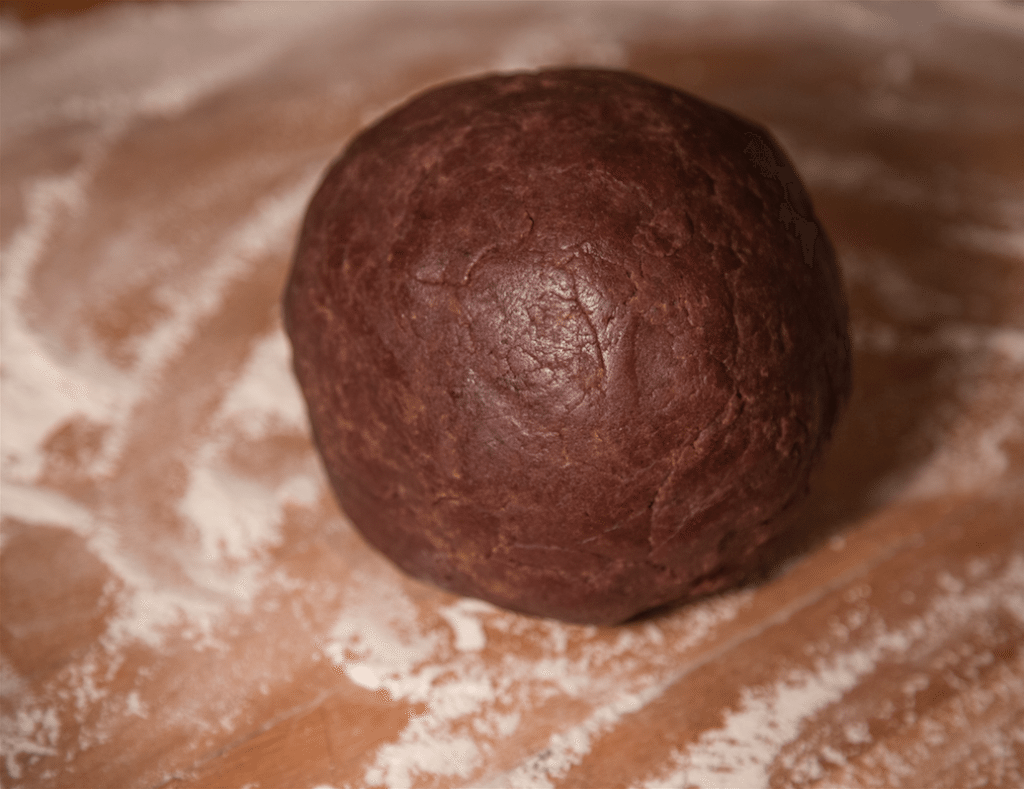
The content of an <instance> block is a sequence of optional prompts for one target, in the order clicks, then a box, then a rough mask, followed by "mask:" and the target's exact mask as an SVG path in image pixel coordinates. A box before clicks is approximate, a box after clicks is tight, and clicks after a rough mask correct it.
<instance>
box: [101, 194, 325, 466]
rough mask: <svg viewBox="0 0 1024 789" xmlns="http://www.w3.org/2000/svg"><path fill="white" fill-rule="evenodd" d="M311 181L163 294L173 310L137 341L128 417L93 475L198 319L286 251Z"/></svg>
mask: <svg viewBox="0 0 1024 789" xmlns="http://www.w3.org/2000/svg"><path fill="white" fill-rule="evenodd" d="M313 183H314V178H313V175H312V174H306V175H304V176H303V177H302V178H301V179H300V180H299V181H298V182H297V183H295V184H294V185H293V186H292V187H291V188H289V189H286V190H284V191H283V192H280V193H279V194H276V195H271V196H270V197H267V198H265V199H263V200H262V201H260V202H259V203H258V204H257V205H256V207H255V208H254V209H253V211H252V213H251V214H250V215H249V217H248V218H246V220H245V221H244V222H242V223H241V224H240V225H239V226H238V227H237V228H235V229H234V231H233V232H231V233H229V234H227V235H226V237H225V239H224V241H223V242H222V243H221V244H220V245H219V248H218V249H216V250H215V251H214V259H213V260H212V261H211V262H210V264H209V265H208V266H207V267H206V268H205V269H204V270H203V272H202V274H201V275H200V276H199V279H198V281H196V282H188V283H182V285H181V286H179V287H177V288H174V289H173V291H169V292H166V293H163V294H160V295H161V296H162V297H163V298H162V300H163V301H164V303H165V304H167V305H168V307H169V308H170V310H171V313H170V315H168V316H167V318H166V319H164V320H162V321H161V322H160V324H159V326H158V327H157V328H156V329H155V330H154V331H152V332H151V333H150V334H149V335H147V336H146V337H145V338H143V339H141V340H140V342H139V345H138V357H139V361H138V363H137V365H136V367H135V370H134V371H133V373H132V377H131V379H130V381H127V382H125V385H123V386H122V387H121V391H120V393H119V394H120V399H121V402H120V403H119V404H118V406H119V407H118V412H119V413H121V414H124V415H125V416H123V417H122V418H121V419H120V420H118V421H117V422H115V423H114V425H113V429H112V430H111V435H110V437H109V438H108V440H107V441H106V443H105V445H104V449H103V453H102V455H101V457H100V458H99V459H98V461H97V463H96V467H95V469H94V473H96V474H97V475H103V474H104V473H107V472H108V471H109V470H110V469H111V468H112V467H113V464H114V463H115V462H116V460H117V458H118V457H119V455H120V452H121V450H122V448H123V444H124V441H125V440H126V438H127V433H128V429H129V426H130V424H131V420H130V415H131V412H132V411H133V409H134V408H135V406H136V405H138V404H139V403H140V402H141V401H142V399H143V398H144V397H145V394H146V390H147V388H148V387H149V386H150V385H151V384H152V382H153V381H154V380H155V379H156V378H157V377H158V375H159V373H160V372H161V371H162V370H163V368H164V367H165V365H166V364H167V363H168V362H169V361H170V360H171V359H172V358H173V357H174V356H175V355H176V354H177V353H179V352H180V351H181V349H182V348H183V347H184V345H185V343H187V342H188V341H189V340H190V339H192V338H193V337H194V335H195V332H196V330H197V328H198V325H199V323H200V322H201V321H202V320H203V319H204V318H206V317H208V316H210V315H212V314H213V313H214V312H216V310H217V309H218V308H219V307H220V305H221V303H222V302H223V299H224V297H225V295H226V293H227V291H228V289H229V287H230V286H231V284H232V283H233V282H235V281H237V280H238V279H239V278H241V277H243V276H244V275H245V274H246V273H248V272H249V271H250V270H251V269H252V267H253V266H254V265H255V264H256V262H257V260H258V258H259V257H260V256H261V255H266V254H267V253H269V252H272V251H275V250H280V251H281V253H282V254H286V252H287V249H288V248H289V247H290V245H291V243H292V240H293V234H294V230H295V227H296V226H297V224H298V222H299V218H300V217H301V215H302V211H303V209H304V208H305V205H306V202H307V200H308V199H309V194H310V191H311V189H312V187H313ZM289 375H290V373H289Z"/></svg>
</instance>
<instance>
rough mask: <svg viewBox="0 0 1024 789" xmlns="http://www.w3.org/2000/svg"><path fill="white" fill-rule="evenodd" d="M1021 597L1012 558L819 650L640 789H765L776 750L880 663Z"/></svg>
mask: <svg viewBox="0 0 1024 789" xmlns="http://www.w3.org/2000/svg"><path fill="white" fill-rule="evenodd" d="M947 586H948V584H947ZM940 587H941V583H940ZM1022 591H1024V558H1021V557H1019V556H1018V557H1014V558H1013V560H1012V561H1011V562H1010V563H1009V565H1008V566H1007V568H1006V570H1005V571H1004V572H1003V573H1002V574H1001V575H1000V576H999V577H996V578H993V579H991V580H989V581H987V582H985V583H982V584H979V585H978V586H976V587H974V588H973V589H972V590H970V591H968V592H967V593H966V594H964V593H963V592H964V589H963V585H962V584H960V586H959V588H958V589H953V590H947V591H946V594H943V595H938V596H936V597H935V598H934V600H933V602H932V603H931V604H930V605H929V607H928V609H927V610H926V611H925V612H924V613H923V614H922V615H921V616H919V617H915V618H913V619H911V620H910V621H908V622H907V623H905V624H904V625H903V626H902V627H900V628H899V629H898V630H895V631H889V630H885V629H881V630H879V631H878V632H876V633H873V634H872V635H871V637H870V638H869V639H868V640H867V643H866V644H864V645H863V646H861V647H858V648H856V649H852V650H849V651H842V650H834V649H824V650H822V651H824V652H826V653H827V654H828V656H827V657H824V658H821V659H820V660H819V661H818V663H817V665H816V666H815V667H814V669H813V670H810V671H808V670H803V669H801V670H795V671H791V672H789V673H788V674H787V675H786V676H783V677H782V678H780V679H779V680H778V681H777V682H775V683H774V684H773V685H770V686H767V687H760V688H747V689H745V690H744V691H743V694H742V696H741V699H740V703H739V705H738V707H737V708H735V709H733V710H731V711H729V712H728V713H727V714H726V716H725V722H724V724H723V725H722V727H721V728H718V729H713V730H710V731H706V732H704V733H703V734H702V735H701V736H700V738H699V739H698V740H697V742H696V743H694V744H693V745H692V746H690V747H689V748H687V749H685V750H681V751H677V752H676V753H675V754H674V755H673V757H672V760H671V764H670V765H669V766H667V767H666V768H663V769H662V770H660V771H659V772H658V773H657V776H656V777H652V778H649V779H647V780H645V781H644V782H643V783H641V784H639V786H642V787H643V789H680V788H681V787H687V788H689V787H700V789H729V788H731V787H744V789H762V787H763V788H764V789H767V787H768V786H769V777H770V770H771V768H772V767H773V765H774V764H775V763H776V760H777V759H778V757H779V755H780V752H781V750H782V747H783V746H784V745H786V744H787V743H789V742H791V741H793V740H794V739H796V737H797V735H798V734H800V732H801V731H802V729H803V728H804V726H806V724H807V721H808V720H809V719H810V718H811V717H812V716H813V715H814V714H815V713H816V712H818V711H819V710H822V709H824V708H825V707H827V706H828V705H830V704H834V703H836V702H838V701H839V700H840V699H842V698H843V696H844V695H845V694H846V693H847V692H848V691H849V690H851V689H852V688H853V687H854V686H855V685H856V684H857V682H858V681H860V680H861V679H862V678H863V677H865V676H866V675H868V674H870V673H871V672H873V671H874V670H875V669H876V668H877V667H878V665H879V663H880V662H881V661H883V660H886V659H897V660H906V659H907V658H908V656H910V655H912V654H913V653H915V652H922V651H926V650H929V649H933V648H935V647H936V646H937V645H939V644H942V643H944V639H945V637H946V634H948V633H950V632H959V631H961V630H962V629H963V628H964V627H965V625H967V624H969V623H970V622H971V621H972V619H974V618H975V617H978V616H980V615H983V614H984V613H986V612H989V611H991V610H992V608H993V601H999V600H1002V599H1004V598H1005V597H1007V596H1009V597H1018V596H1019V595H1020V594H1021V592H1022ZM846 738H847V740H848V741H849V742H851V743H860V742H865V741H867V740H868V739H870V735H869V733H868V731H867V728H866V726H864V725H863V724H857V723H854V724H849V725H848V726H847V728H846ZM817 757H820V758H822V759H824V760H825V761H831V762H833V763H836V762H839V761H840V760H841V758H842V757H841V756H840V757H838V758H836V757H835V756H833V757H832V758H831V759H830V757H829V754H828V753H825V752H822V753H820V754H818V755H817V756H816V757H813V758H817ZM802 767H803V772H804V774H805V777H810V778H814V777H816V773H817V771H818V765H817V763H814V764H804V765H802ZM791 769H792V768H791ZM791 774H792V773H791Z"/></svg>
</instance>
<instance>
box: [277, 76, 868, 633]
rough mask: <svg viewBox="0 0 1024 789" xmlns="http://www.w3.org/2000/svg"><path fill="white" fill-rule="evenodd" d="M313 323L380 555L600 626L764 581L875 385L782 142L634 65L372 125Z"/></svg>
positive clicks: (308, 315) (308, 225) (337, 177)
mask: <svg viewBox="0 0 1024 789" xmlns="http://www.w3.org/2000/svg"><path fill="white" fill-rule="evenodd" d="M285 314H286V322H287V326H288V331H289V334H290V336H291V339H292V342H293V346H294V351H295V368H296V372H297V375H298V378H299V381H300V383H301V385H302V388H303V391H304V393H305V395H306V398H307V402H308V405H309V409H310V417H311V421H312V424H313V427H314V432H315V435H316V438H317V443H318V446H319V448H320V451H321V454H322V455H323V458H324V462H325V466H326V468H327V471H328V473H329V474H330V476H331V480H332V483H333V485H334V488H335V491H336V492H337V495H338V498H339V501H340V502H341V505H342V507H343V509H344V510H345V511H346V513H347V514H348V515H349V516H350V518H351V519H352V521H353V522H354V523H355V525H356V526H357V527H358V528H359V529H360V531H362V532H363V534H364V535H365V536H366V537H367V539H369V540H370V542H372V543H373V544H375V545H377V546H378V547H379V548H380V549H381V550H382V551H384V552H385V553H386V554H387V555H389V556H390V557H391V558H392V559H393V560H394V561H396V562H397V563H398V564H399V565H400V566H402V567H403V568H405V569H406V570H407V571H409V572H411V573H413V574H414V575H417V576H419V577H424V578H427V579H429V580H431V581H433V582H435V583H437V584H440V585H442V586H444V587H446V588H449V589H453V590H455V591H458V592H462V593H466V594H471V595H475V596H479V597H483V598H485V599H488V600H491V601H493V602H496V603H499V604H501V605H506V606H509V607H511V608H515V609H517V610H521V611H526V612H529V613H535V614H542V615H551V616H556V617H559V618H563V619H568V620H572V621H586V622H616V621H621V620H623V619H625V618H627V617H629V616H632V615H634V614H636V613H638V612H640V611H643V610H646V609H647V608H650V607H652V606H655V605H659V604H661V603H665V602H669V601H672V600H676V599H680V598H685V597H688V596H695V595H700V594H705V593H707V592H709V591H713V590H715V589H719V588H723V587H725V586H728V585H731V584H735V583H737V582H739V581H741V580H743V579H744V578H746V577H749V576H750V574H751V573H752V572H755V571H756V569H757V567H758V552H757V548H758V546H759V545H761V544H762V543H763V542H764V541H765V540H767V539H768V538H769V537H771V536H772V534H773V533H775V530H776V529H777V526H776V524H777V522H778V521H777V516H778V514H779V513H780V512H781V511H782V510H783V509H785V508H786V507H787V506H788V505H789V504H791V503H792V502H793V501H794V500H795V499H796V498H797V497H799V495H801V494H802V493H803V491H804V489H805V488H806V484H807V477H808V474H809V472H810V469H811V467H812V465H813V462H814V461H815V459H816V458H817V456H818V454H819V452H820V449H821V447H822V445H823V443H824V442H825V441H826V440H827V438H828V436H829V434H830V432H831V429H832V426H833V424H834V422H835V419H836V417H837V414H838V411H839V410H840V408H841V406H842V404H843V402H844V401H845V399H846V397H847V396H848V392H849V387H850V372H849V348H848V340H847V335H846V320H847V319H846V306H845V300H844V297H843V292H842V286H841V282H840V279H839V275H838V272H837V269H836V266H835V261H834V256H833V251H832V248H831V245H830V244H829V241H828V239H827V237H826V235H825V233H824V231H823V230H822V229H821V227H820V225H819V223H818V221H817V219H816V218H815V216H814V213H813V209H812V207H811V203H810V200H809V199H808V197H807V195H806V193H805V191H804V190H803V187H802V186H801V184H800V182H799V179H798V177H797V175H796V173H795V172H794V170H793V168H792V166H791V165H790V164H789V162H788V160H787V159H786V157H785V155H784V154H783V152H782V151H781V149H780V148H779V147H778V146H777V144H776V143H775V142H774V141H773V140H772V138H771V136H770V135H769V134H768V133H767V132H766V131H765V130H764V129H762V128H760V127H758V126H756V125H754V124H751V123H749V122H747V121H745V120H742V119H740V118H737V117H736V116H734V115H732V114H730V113H728V112H726V111H724V110H721V109H718V108H716V107H713V106H711V105H709V104H707V103H705V102H703V101H700V100H699V99H696V98H694V97H692V96H689V95H687V94H684V93H682V92H680V91H677V90H674V89H672V88H670V87H667V86H664V85H660V84H656V83H653V82H651V81H649V80H646V79H643V78H641V77H638V76H635V75H631V74H627V73H624V72H617V71H603V70H586V69H569V70H555V71H542V72H537V73H524V74H513V75H503V76H502V75H499V76H489V77H484V78H481V79H476V80H470V81H466V82H460V83H454V84H449V85H445V86H442V87H440V88H436V89H434V90H432V91H429V92H427V93H425V94H422V95H420V96H418V97H416V98H414V99H412V100H411V101H410V102H408V103H407V104H405V105H404V106H402V107H400V108H399V109H397V110H395V111H394V112H392V113H390V114H389V115H387V116H386V117H385V118H383V119H382V120H381V121H379V122H378V123H377V124H375V125H374V126H372V127H370V128H369V129H367V130H366V131H364V132H363V133H362V134H360V135H359V136H358V137H356V138H355V139H354V140H353V141H352V142H351V144H350V145H349V146H348V148H347V149H346V150H345V152H344V153H343V154H342V156H341V157H340V158H339V159H338V160H337V161H336V162H335V163H334V164H333V165H332V167H331V168H330V170H329V171H328V173H327V175H326V176H325V178H324V180H323V182H322V184H321V186H320V188H319V190H318V192H317V194H316V195H315V197H314V199H313V201H312V203H311V205H310V207H309V211H308V213H307V217H306V221H305V224H304V227H303V231H302V236H301V239H300V243H299V248H298V252H297V255H296V260H295V266H294V269H293V272H292V276H291V279H290V281H289V284H288V290H287V293H286V298H285Z"/></svg>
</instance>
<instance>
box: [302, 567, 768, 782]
mask: <svg viewBox="0 0 1024 789" xmlns="http://www.w3.org/2000/svg"><path fill="white" fill-rule="evenodd" d="M749 599H750V593H749V592H744V593H740V594H735V595H731V596H726V597H722V598H718V599H715V600H709V601H706V602H705V603H702V604H699V605H697V606H693V607H692V608H691V609H689V610H688V611H687V612H686V613H685V614H683V615H681V616H679V617H678V618H677V619H676V620H675V621H673V622H672V623H671V624H670V625H667V626H666V627H659V626H658V625H656V624H655V623H648V624H647V625H645V626H643V627H637V628H631V629H627V630H623V631H621V632H620V633H618V637H617V638H615V640H614V641H612V642H605V641H602V640H597V641H589V640H587V639H586V638H585V639H584V641H583V644H582V646H581V647H580V648H576V649H574V648H571V647H570V646H569V641H570V637H572V638H578V637H579V636H580V635H581V633H587V634H590V635H594V633H595V631H594V629H593V628H579V627H574V626H571V625H564V624H561V623H559V622H553V621H535V620H526V619H523V618H521V617H518V616H516V615H514V614H510V613H508V612H506V611H502V610H500V609H497V608H495V607H493V606H491V605H488V604H486V603H482V602H479V601H475V600H461V601H458V602H457V603H454V604H452V605H450V606H446V607H444V608H441V609H440V610H439V611H438V612H437V613H438V614H439V616H438V617H437V620H435V622H434V624H433V625H429V624H425V623H424V622H423V619H422V612H418V611H417V609H416V607H415V606H414V605H413V604H412V603H411V602H410V601H409V600H408V599H407V598H406V597H405V596H404V595H403V594H401V592H400V590H399V587H398V586H397V585H392V584H390V583H389V582H388V581H387V580H386V579H380V578H376V577H371V576H370V575H368V574H363V575H360V576H358V577H357V578H356V579H355V580H354V582H353V583H352V584H350V586H349V587H348V588H347V589H346V598H345V605H344V608H343V610H342V612H341V615H340V616H339V619H338V622H337V625H336V626H335V628H334V630H333V631H332V633H331V638H330V639H329V640H328V641H327V642H326V643H324V642H317V646H318V648H320V649H322V650H323V652H324V653H325V654H326V655H327V656H328V657H330V659H331V660H332V661H333V662H334V663H335V664H336V665H338V666H340V667H341V669H342V670H343V671H344V672H345V674H346V676H348V678H349V679H350V680H351V681H352V682H353V683H355V684H357V685H360V686H361V687H364V688H367V689H368V690H386V691H387V692H388V693H389V694H390V695H391V697H392V698H393V699H395V700H396V701H405V702H408V703H410V704H415V703H420V704H425V705H426V710H425V711H424V712H423V713H422V714H419V715H413V716H412V717H411V718H410V720H409V723H408V724H407V725H406V726H405V727H404V728H403V730H402V731H401V733H400V735H399V736H398V739H397V741H395V742H392V743H388V744H387V745H384V746H381V747H380V748H378V750H377V752H376V753H375V755H374V762H373V765H372V766H371V767H370V769H369V770H368V771H367V773H366V775H365V776H364V779H365V780H364V784H366V785H378V784H384V785H386V786H389V787H404V786H410V785H414V784H416V783H417V781H418V780H420V779H421V778H425V777H426V776H434V777H444V778H447V779H453V778H457V777H461V778H466V777H469V776H470V775H472V774H473V773H474V772H475V771H479V769H480V768H481V767H483V766H485V765H486V764H487V762H488V758H489V756H490V755H491V754H492V753H493V752H494V750H495V748H496V747H497V745H500V743H501V742H502V741H504V740H505V739H507V738H508V737H510V736H512V735H514V734H515V732H516V731H518V729H519V726H520V723H521V721H522V715H523V713H522V711H523V710H529V709H530V708H532V707H534V706H536V705H538V704H543V703H545V702H547V701H549V700H554V699H563V700H564V699H574V700H577V701H582V702H584V703H586V704H587V705H591V706H592V708H591V711H590V712H589V713H586V714H583V716H582V717H583V719H582V721H581V722H580V723H579V724H577V725H575V726H570V727H569V728H568V729H567V730H566V731H563V732H559V733H556V734H555V735H554V736H552V738H551V740H550V742H549V744H548V747H547V748H546V749H545V751H544V752H543V753H541V754H538V755H537V756H536V757H535V758H533V759H531V760H530V761H529V762H528V763H526V764H525V765H523V766H522V767H521V768H519V769H518V770H516V771H513V772H512V773H508V774H506V775H503V776H500V777H496V778H493V779H491V781H492V782H491V783H487V781H486V780H484V781H483V782H481V779H479V778H477V779H475V781H474V786H484V785H488V786H492V785H493V786H520V785H531V786H532V785H537V786H548V785H550V783H551V781H552V780H554V779H556V778H557V777H558V776H559V775H562V774H564V773H565V772H566V771H567V770H568V769H569V768H570V767H571V766H572V765H573V764H575V763H576V762H578V761H579V760H580V759H581V758H582V756H583V755H585V754H586V753H587V752H588V751H589V748H590V744H591V742H592V740H593V738H594V737H595V736H597V735H598V734H600V733H601V732H603V731H606V730H607V729H609V728H610V727H612V726H613V725H614V723H615V722H616V721H617V720H618V719H619V718H621V717H622V716H623V715H625V714H627V713H629V712H632V711H634V710H636V709H639V708H640V707H641V706H643V704H646V703H647V701H649V700H650V699H651V698H654V697H655V696H656V695H657V693H658V692H660V690H661V688H662V685H661V684H659V683H663V682H664V681H666V678H668V677H674V676H676V674H677V672H678V665H677V657H676V656H677V655H679V654H680V653H681V652H683V651H684V650H686V649H688V648H690V647H692V646H694V645H695V644H697V643H699V642H700V641H701V640H703V639H705V638H707V637H708V636H709V635H710V634H711V633H712V631H713V630H714V629H715V628H716V627H717V626H719V625H721V624H723V623H725V622H727V621H729V620H731V619H733V618H734V617H735V616H736V614H737V612H738V611H739V610H740V609H741V608H742V607H743V606H745V605H747V604H748V602H749ZM491 629H493V630H494V631H495V632H497V633H507V632H509V631H510V630H516V631H517V632H518V631H519V630H522V631H523V632H522V635H523V636H525V637H526V638H527V639H528V640H530V641H531V642H535V646H536V647H537V648H538V649H539V650H540V653H539V654H538V655H536V656H533V657H525V656H519V655H517V654H505V655H502V656H501V658H500V661H499V663H498V664H497V665H496V664H494V662H493V659H494V656H488V655H487V653H486V651H485V649H484V648H485V646H486V634H487V631H488V630H491ZM655 650H657V654H659V655H660V656H661V658H662V663H663V665H662V666H661V668H660V669H658V670H656V671H655V673H654V674H652V673H651V669H650V666H649V664H648V665H645V667H644V668H643V669H642V670H640V669H638V663H639V660H638V657H637V656H638V655H643V656H646V657H647V658H648V659H649V657H650V655H651V653H652V652H653V651H655ZM527 777H528V778H529V781H530V782H532V783H528V784H523V783H522V782H523V781H524V780H526V778H527Z"/></svg>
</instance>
